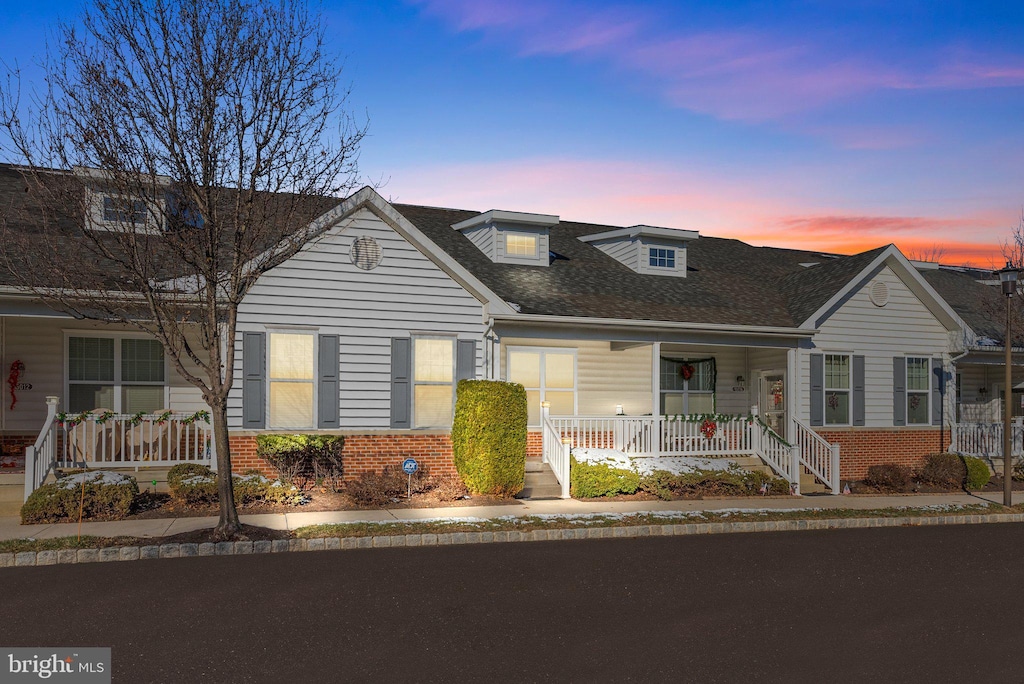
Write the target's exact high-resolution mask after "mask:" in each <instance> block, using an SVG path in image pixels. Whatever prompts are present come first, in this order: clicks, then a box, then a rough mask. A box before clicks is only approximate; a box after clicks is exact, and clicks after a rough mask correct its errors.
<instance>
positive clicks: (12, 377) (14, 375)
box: [7, 360, 25, 411]
mask: <svg viewBox="0 0 1024 684" xmlns="http://www.w3.org/2000/svg"><path fill="white" fill-rule="evenodd" d="M23 370H25V364H23V363H22V362H21V361H20V360H19V361H15V362H14V363H12V364H11V372H10V373H8V374H7V386H8V387H10V388H11V410H12V411H13V410H14V405H15V404H17V403H18V395H17V394H15V393H14V388H15V387H17V386H18V378H19V377H21V372H22V371H23Z"/></svg>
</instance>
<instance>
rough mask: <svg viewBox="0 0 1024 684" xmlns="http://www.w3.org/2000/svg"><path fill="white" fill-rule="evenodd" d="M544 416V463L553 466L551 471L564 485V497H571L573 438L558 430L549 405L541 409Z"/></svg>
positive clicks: (542, 419)
mask: <svg viewBox="0 0 1024 684" xmlns="http://www.w3.org/2000/svg"><path fill="white" fill-rule="evenodd" d="M541 411H542V413H543V416H542V418H541V422H542V424H543V425H542V428H541V429H542V430H543V432H542V433H541V438H542V446H541V453H542V458H543V460H544V463H547V464H548V465H549V466H550V467H551V472H553V473H554V474H555V479H556V480H558V484H559V485H560V486H561V487H562V494H561V496H562V498H563V499H568V498H569V455H570V449H571V448H572V439H571V438H570V437H563V436H562V434H561V433H560V432H559V431H558V428H556V427H555V425H554V424H553V423H552V422H551V418H550V417H549V416H548V409H547V407H546V406H545V407H542V409H541Z"/></svg>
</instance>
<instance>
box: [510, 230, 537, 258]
mask: <svg viewBox="0 0 1024 684" xmlns="http://www.w3.org/2000/svg"><path fill="white" fill-rule="evenodd" d="M505 255H506V256H515V257H527V258H529V259H534V258H536V257H537V236H536V235H524V234H522V233H505Z"/></svg>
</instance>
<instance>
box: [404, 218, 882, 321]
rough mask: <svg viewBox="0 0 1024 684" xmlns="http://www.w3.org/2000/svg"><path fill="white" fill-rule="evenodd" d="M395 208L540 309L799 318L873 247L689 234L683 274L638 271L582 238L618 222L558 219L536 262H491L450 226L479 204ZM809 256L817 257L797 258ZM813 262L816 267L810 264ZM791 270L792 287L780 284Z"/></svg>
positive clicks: (529, 309)
mask: <svg viewBox="0 0 1024 684" xmlns="http://www.w3.org/2000/svg"><path fill="white" fill-rule="evenodd" d="M395 209H396V210H397V211H398V212H399V213H401V214H402V215H403V216H405V217H406V218H407V219H409V221H410V222H411V223H412V224H413V225H415V226H416V227H417V228H419V229H420V230H422V231H423V232H424V233H425V234H426V235H427V236H428V237H429V238H430V239H431V240H432V241H433V242H434V243H435V244H437V245H438V246H439V247H440V248H441V249H443V250H445V252H447V253H448V254H449V255H450V256H451V257H452V258H454V259H455V260H456V261H457V262H458V263H460V264H462V265H463V266H465V267H466V269H467V270H469V271H470V272H472V273H473V274H474V275H476V276H477V277H478V278H479V279H480V280H481V281H482V282H484V283H485V284H486V285H487V286H488V287H489V288H490V289H491V290H493V291H494V292H496V293H497V294H498V295H499V296H500V297H501V298H502V299H504V300H505V301H506V302H510V303H514V304H515V305H517V306H518V307H519V309H520V310H521V312H522V313H524V314H534V315H541V316H562V317H578V318H617V319H626V320H634V321H635V320H648V321H678V322H694V323H709V324H730V325H742V326H773V327H784V328H796V327H799V326H800V324H802V323H803V322H804V321H805V320H806V318H807V316H804V315H803V314H804V312H806V311H808V310H809V311H810V313H813V311H815V310H816V309H817V307H818V305H819V304H820V303H822V302H825V301H827V300H828V299H829V298H830V297H832V296H833V295H834V294H835V293H836V292H838V291H839V290H840V289H841V288H842V287H843V286H844V285H846V284H847V283H848V282H849V281H850V279H852V278H853V277H855V276H856V275H857V274H858V273H860V271H861V270H863V268H864V265H866V264H867V263H870V262H871V261H872V259H873V258H874V257H875V256H877V254H878V250H873V251H872V252H868V253H865V254H864V255H858V256H857V257H835V256H833V255H827V256H823V255H821V254H820V253H818V252H805V251H800V250H790V249H777V248H772V247H754V246H752V245H749V244H747V243H745V242H741V241H739V240H730V239H724V238H714V237H701V238H699V239H696V240H692V241H690V242H688V243H687V249H688V256H687V263H688V264H689V267H688V269H687V276H686V278H670V277H665V276H657V275H644V274H639V273H636V272H634V271H633V270H631V269H629V268H628V267H626V266H625V265H623V264H621V263H620V262H618V261H617V260H615V259H614V258H612V257H611V256H608V255H607V254H605V253H604V252H602V251H601V250H599V249H597V248H595V247H593V246H592V245H589V244H586V243H585V242H583V241H581V240H580V239H579V238H581V237H588V236H593V235H598V234H601V233H608V232H612V231H617V230H621V229H620V228H618V227H615V226H607V225H598V224H590V223H577V222H571V221H561V222H560V223H559V224H558V225H557V226H554V227H552V228H551V229H550V230H549V233H548V234H549V238H550V250H551V252H552V253H553V255H554V257H553V258H552V260H551V263H550V265H549V266H548V267H546V268H538V267H536V266H526V265H518V264H505V263H494V262H492V261H491V260H490V259H489V258H488V257H487V256H486V255H485V254H483V253H482V252H481V251H480V250H479V249H478V248H477V247H476V246H475V245H474V244H473V243H472V242H470V241H469V239H468V238H466V237H465V236H464V235H462V234H461V233H460V232H459V231H457V230H454V229H453V228H452V226H453V225H455V224H458V223H460V222H463V221H466V220H468V219H470V218H472V217H474V216H476V215H477V214H478V212H475V211H469V210H461V209H442V208H435V207H423V206H416V205H408V204H396V205H395ZM882 249H884V248H882ZM808 262H818V263H819V264H820V265H818V266H812V267H809V268H808V267H806V266H801V265H800V264H801V263H808ZM821 262H824V263H821ZM818 269H823V270H822V271H821V274H820V275H818V274H814V273H813V272H814V271H817V270H818ZM796 276H799V277H796ZM812 276H813V277H812ZM791 277H793V280H792V283H791V285H790V286H789V287H786V288H783V287H780V283H788V282H789V279H790V278H791ZM804 277H807V281H806V282H805V281H804V280H803V278H804ZM805 296H809V297H810V301H809V302H804V301H803V300H802V298H803V297H805ZM808 315H809V314H808Z"/></svg>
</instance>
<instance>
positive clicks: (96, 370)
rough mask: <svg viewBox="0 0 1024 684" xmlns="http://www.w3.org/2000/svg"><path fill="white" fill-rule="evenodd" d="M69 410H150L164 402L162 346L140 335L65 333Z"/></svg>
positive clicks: (159, 408) (164, 375)
mask: <svg viewBox="0 0 1024 684" xmlns="http://www.w3.org/2000/svg"><path fill="white" fill-rule="evenodd" d="M66 346H67V373H66V377H67V388H66V392H65V396H66V397H67V401H66V402H65V406H66V407H67V412H68V413H81V412H82V411H91V410H93V409H107V410H110V411H115V412H117V413H130V414H135V413H138V412H140V411H141V412H143V413H153V412H155V411H159V410H161V409H163V408H166V405H167V384H166V380H167V363H166V360H165V358H164V349H163V346H161V344H160V343H159V342H158V341H157V340H154V339H150V338H146V337H143V336H141V335H133V334H126V335H93V334H89V333H77V332H69V333H68V334H67V345H66Z"/></svg>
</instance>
